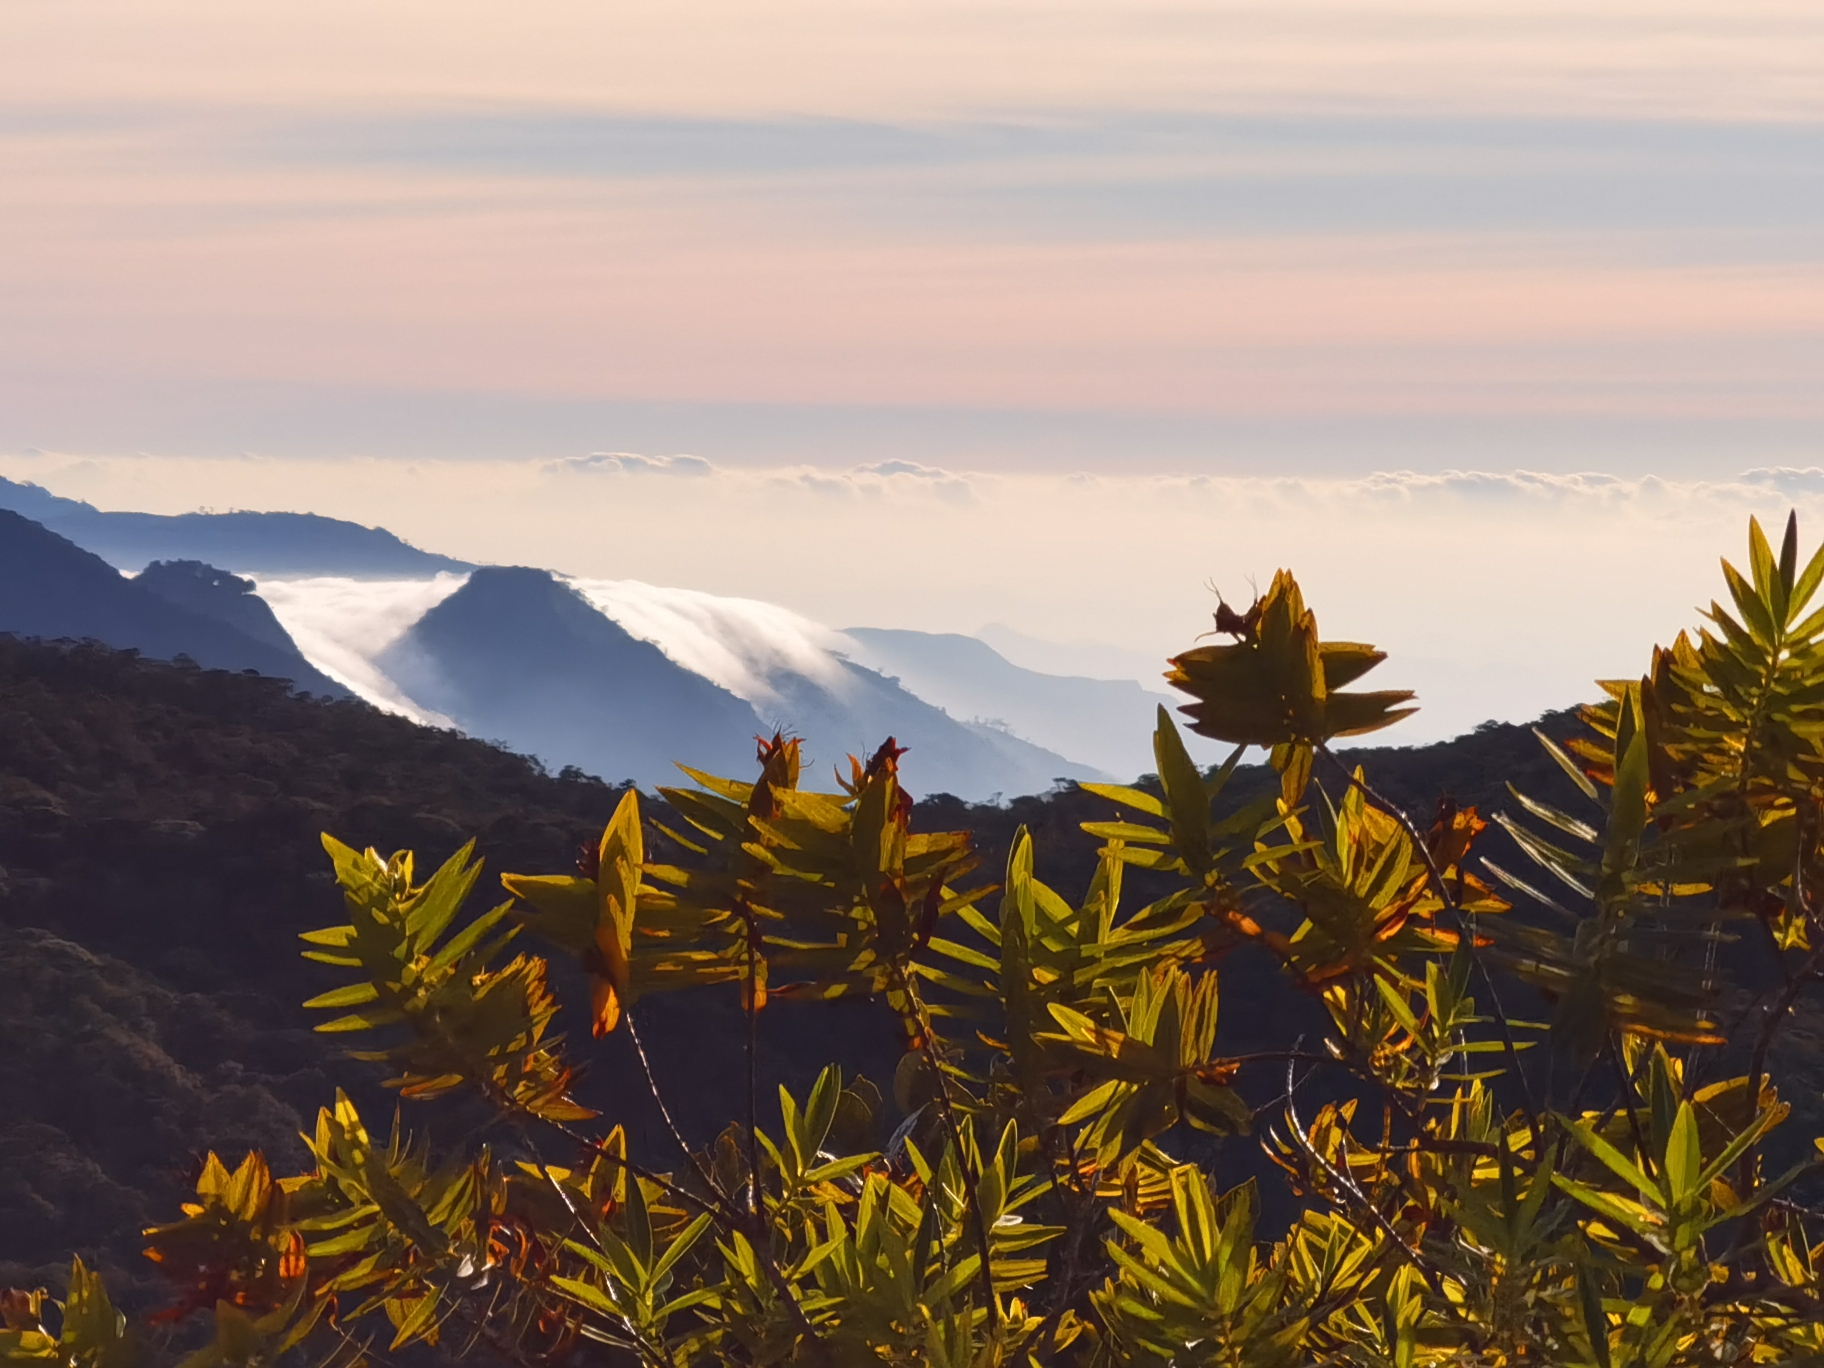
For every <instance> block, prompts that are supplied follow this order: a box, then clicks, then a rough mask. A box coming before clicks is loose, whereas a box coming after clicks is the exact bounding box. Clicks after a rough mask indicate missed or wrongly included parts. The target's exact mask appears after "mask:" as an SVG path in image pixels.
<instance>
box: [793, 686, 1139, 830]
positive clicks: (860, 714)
mask: <svg viewBox="0 0 1824 1368" xmlns="http://www.w3.org/2000/svg"><path fill="white" fill-rule="evenodd" d="M840 665H841V671H840V673H839V674H838V675H837V676H836V678H835V679H834V680H832V681H831V682H829V683H824V682H821V681H818V680H813V679H810V678H807V677H805V676H803V675H786V676H779V675H775V676H773V677H772V678H771V679H770V680H769V683H770V684H771V685H772V688H773V690H774V692H775V693H776V694H777V695H778V696H779V699H780V701H779V703H777V704H776V705H770V706H769V705H760V707H759V711H760V713H761V716H762V717H763V718H765V719H766V721H767V723H768V725H769V726H774V727H780V728H782V729H784V730H786V731H788V732H793V733H796V734H798V735H800V736H803V737H804V738H805V751H806V758H807V760H810V761H812V762H813V763H814V764H815V765H816V766H817V768H818V774H817V778H816V780H815V783H816V784H817V785H818V786H821V787H826V788H827V787H828V786H829V775H830V766H831V765H832V764H834V765H836V766H838V767H839V768H840V769H842V770H843V771H844V772H845V773H846V771H847V766H846V763H845V762H844V757H845V756H847V755H858V756H860V757H861V758H863V759H866V758H867V756H868V754H869V753H870V752H872V751H873V750H874V748H875V747H877V746H879V745H880V743H881V742H882V741H884V740H885V739H886V738H887V737H889V736H892V737H894V738H896V739H897V740H898V741H899V743H900V744H901V745H902V746H905V747H906V748H907V754H906V757H905V759H904V760H903V761H902V762H901V765H900V770H901V773H902V774H903V775H904V777H905V781H906V786H907V788H908V789H910V790H911V791H912V792H913V793H915V794H918V795H919V796H921V797H923V796H925V795H928V794H933V793H952V794H955V795H956V796H957V797H959V798H964V799H968V800H971V801H979V800H981V799H986V798H993V797H1011V796H1013V795H1014V794H1022V793H1043V792H1045V791H1046V790H1048V789H1050V788H1051V787H1052V786H1053V784H1055V783H1056V782H1057V781H1058V780H1060V779H1105V778H1107V777H1108V776H1107V775H1106V774H1103V773H1102V772H1101V771H1099V770H1096V769H1093V768H1091V767H1090V766H1088V765H1082V764H1078V763H1076V762H1074V761H1071V760H1067V759H1065V757H1064V756H1062V755H1059V754H1058V753H1056V752H1055V751H1051V750H1047V749H1045V748H1044V747H1042V746H1035V745H1033V744H1032V743H1031V742H1030V741H1025V740H1022V739H1021V738H1019V737H1018V736H1014V735H1012V734H1010V733H1009V732H1006V731H1003V730H1001V729H1000V728H999V727H995V726H992V725H985V724H983V723H978V722H968V721H963V720H960V719H958V718H956V717H953V716H951V715H950V714H949V713H948V712H946V711H945V710H944V709H943V708H941V707H938V706H936V705H935V704H933V703H930V702H927V701H926V699H925V698H922V697H919V696H918V695H917V694H914V693H911V692H908V691H907V690H906V689H904V688H902V687H901V685H900V682H899V681H898V680H896V679H889V678H888V677H887V676H885V675H883V674H881V673H879V672H878V671H876V670H870V669H866V668H864V667H862V666H860V665H857V664H855V663H853V662H852V661H841V662H840Z"/></svg>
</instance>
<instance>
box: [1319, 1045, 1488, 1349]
mask: <svg viewBox="0 0 1824 1368" xmlns="http://www.w3.org/2000/svg"><path fill="white" fill-rule="evenodd" d="M1292 1068H1293V1066H1292V1062H1291V1061H1290V1060H1288V1061H1287V1062H1286V1126H1287V1129H1289V1130H1290V1131H1291V1132H1292V1138H1293V1139H1294V1140H1295V1141H1296V1142H1297V1144H1298V1148H1299V1149H1300V1150H1302V1151H1304V1154H1305V1157H1306V1158H1308V1159H1309V1160H1310V1161H1311V1162H1312V1163H1313V1164H1315V1165H1317V1167H1318V1168H1319V1169H1321V1170H1322V1171H1323V1173H1324V1175H1325V1176H1326V1177H1327V1178H1329V1179H1330V1181H1331V1182H1332V1183H1334V1184H1335V1185H1336V1187H1337V1189H1338V1191H1341V1192H1344V1193H1347V1194H1349V1195H1350V1196H1352V1197H1354V1198H1355V1200H1356V1202H1357V1203H1359V1204H1360V1206H1361V1208H1362V1210H1363V1211H1364V1212H1366V1213H1367V1216H1368V1219H1369V1220H1371V1221H1373V1222H1374V1228H1375V1229H1376V1230H1377V1231H1379V1232H1380V1234H1381V1238H1382V1239H1384V1240H1386V1241H1387V1242H1388V1243H1389V1244H1391V1245H1392V1246H1393V1247H1394V1248H1395V1249H1397V1250H1398V1251H1399V1252H1400V1257H1401V1258H1403V1259H1405V1260H1406V1262H1407V1263H1408V1264H1410V1265H1411V1266H1412V1269H1413V1271H1414V1272H1415V1273H1417V1274H1418V1275H1419V1276H1420V1277H1421V1278H1423V1279H1424V1280H1425V1285H1426V1286H1427V1287H1428V1288H1430V1289H1431V1292H1432V1295H1433V1296H1435V1297H1437V1298H1438V1300H1439V1301H1441V1302H1443V1303H1444V1304H1445V1305H1446V1306H1449V1305H1450V1302H1449V1300H1448V1299H1447V1298H1446V1297H1445V1295H1444V1285H1443V1283H1442V1282H1441V1281H1439V1279H1438V1275H1437V1271H1436V1270H1435V1269H1433V1268H1432V1267H1431V1265H1430V1264H1428V1263H1426V1262H1425V1260H1423V1259H1421V1258H1420V1257H1419V1255H1418V1251H1417V1250H1415V1249H1413V1248H1411V1247H1410V1246H1409V1245H1408V1244H1407V1243H1406V1241H1405V1240H1403V1239H1401V1238H1400V1233H1399V1231H1397V1230H1395V1229H1394V1228H1393V1226H1392V1225H1390V1224H1389V1223H1388V1221H1387V1218H1386V1217H1385V1216H1383V1215H1381V1209H1380V1208H1379V1207H1377V1206H1376V1205H1375V1204H1374V1203H1373V1202H1371V1201H1369V1200H1368V1194H1367V1193H1365V1192H1363V1191H1362V1190H1361V1188H1359V1187H1357V1186H1356V1183H1355V1180H1354V1179H1353V1178H1350V1177H1348V1176H1347V1175H1345V1174H1341V1173H1338V1172H1337V1171H1336V1169H1335V1167H1334V1166H1332V1165H1331V1163H1330V1161H1329V1160H1328V1159H1325V1158H1324V1156H1323V1155H1321V1154H1319V1153H1318V1152H1317V1147H1316V1146H1315V1145H1313V1144H1312V1143H1311V1140H1310V1138H1309V1137H1308V1136H1307V1135H1306V1134H1305V1129H1304V1122H1302V1121H1300V1120H1299V1119H1298V1106H1297V1104H1296V1103H1295V1102H1294V1101H1293V1100H1292V1092H1293V1078H1292ZM1453 1309H1454V1308H1453ZM1458 1314H1459V1315H1461V1313H1460V1312H1459V1313H1458Z"/></svg>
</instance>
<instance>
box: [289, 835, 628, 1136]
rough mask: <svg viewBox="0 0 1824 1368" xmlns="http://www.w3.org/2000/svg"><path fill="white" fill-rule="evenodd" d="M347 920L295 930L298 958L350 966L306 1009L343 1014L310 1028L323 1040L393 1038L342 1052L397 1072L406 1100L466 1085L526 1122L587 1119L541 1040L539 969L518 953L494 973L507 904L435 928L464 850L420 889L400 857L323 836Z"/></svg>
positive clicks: (544, 1012) (457, 903)
mask: <svg viewBox="0 0 1824 1368" xmlns="http://www.w3.org/2000/svg"><path fill="white" fill-rule="evenodd" d="M323 844H324V847H325V849H327V850H328V851H329V853H330V856H331V858H332V859H333V860H334V862H335V868H336V879H337V882H338V883H339V884H340V885H341V887H342V892H343V903H344V905H345V906H346V908H347V909H348V913H349V917H350V922H349V924H348V925H346V926H335V927H328V928H325V929H324V930H321V931H311V932H307V933H305V935H304V937H303V939H304V940H305V941H307V942H308V943H309V944H310V945H311V947H312V948H311V949H310V950H307V951H305V952H304V953H305V958H307V959H313V960H317V961H320V962H322V963H325V964H329V965H334V966H337V967H340V968H348V969H355V970H358V971H359V973H360V977H358V978H357V979H355V980H354V981H353V982H351V983H347V984H345V985H344V986H342V987H340V988H334V989H331V990H329V991H328V992H325V993H320V994H318V995H317V996H316V997H314V998H312V999H311V1000H310V1001H309V1002H307V1003H305V1004H304V1005H305V1006H306V1007H311V1008H317V1009H321V1010H330V1011H337V1010H340V1009H343V1008H349V1007H352V1008H355V1009H356V1010H354V1011H352V1012H347V1013H345V1014H344V1015H340V1016H337V1017H335V1018H333V1019H332V1020H330V1021H327V1022H324V1023H322V1024H321V1025H319V1026H318V1027H317V1029H318V1030H319V1031H324V1032H330V1033H356V1032H360V1033H365V1032H370V1031H383V1032H385V1033H386V1034H388V1035H390V1036H392V1037H393V1038H394V1041H393V1043H391V1044H388V1045H386V1046H384V1047H382V1048H378V1049H364V1050H360V1051H355V1052H353V1057H355V1058H357V1059H366V1060H374V1061H384V1062H386V1063H388V1064H390V1065H392V1066H393V1067H394V1068H395V1069H397V1070H398V1073H397V1075H396V1076H395V1077H394V1078H393V1079H391V1080H390V1082H391V1084H392V1086H394V1087H397V1088H399V1089H400V1090H401V1092H402V1093H403V1094H404V1095H405V1096H407V1097H435V1096H437V1095H439V1094H441V1093H445V1092H449V1091H450V1090H451V1089H454V1088H457V1087H460V1086H462V1085H463V1084H465V1083H470V1082H478V1083H481V1084H482V1085H484V1086H485V1087H487V1088H488V1089H490V1090H491V1091H492V1092H493V1093H494V1095H495V1096H497V1097H499V1098H501V1099H503V1100H505V1101H507V1102H508V1103H510V1104H511V1105H513V1106H515V1107H518V1108H520V1109H522V1110H524V1111H526V1112H528V1113H530V1114H532V1115H535V1116H543V1117H547V1118H549V1119H552V1120H563V1121H574V1120H582V1119H584V1118H586V1117H588V1116H590V1115H592V1114H593V1113H591V1112H590V1111H589V1110H588V1109H587V1108H584V1107H581V1106H579V1105H578V1104H577V1103H575V1102H574V1101H573V1100H571V1098H570V1088H571V1084H572V1081H573V1074H572V1071H571V1069H570V1067H569V1065H568V1064H566V1063H565V1062H564V1060H563V1057H562V1055H561V1053H560V1052H559V1041H558V1040H557V1038H556V1037H553V1036H549V1035H548V1032H549V1028H550V1025H551V1021H552V1018H553V1017H554V1016H555V1015H556V1011H557V1004H556V1001H555V1000H554V999H553V998H552V996H551V993H550V990H549V989H548V987H547V986H546V982H545V962H544V961H543V960H541V959H537V958H534V957H531V956H527V955H519V956H516V957H515V958H514V959H512V960H511V961H509V962H508V963H506V964H505V965H501V966H499V967H495V966H494V965H493V961H494V960H495V958H496V957H497V956H498V955H499V953H500V952H501V951H502V950H503V949H504V948H505V946H506V945H507V943H508V942H509V941H511V940H512V939H513V937H514V935H515V934H516V932H517V928H515V927H511V926H506V927H503V926H502V925H501V923H502V919H503V918H504V917H505V916H506V913H507V910H508V905H507V904H504V903H503V904H502V905H500V906H499V907H496V908H494V909H493V910H491V911H489V912H485V913H483V914H482V915H481V916H479V917H477V918H475V919H474V920H473V921H471V922H470V923H469V924H468V925H467V926H464V927H463V928H462V929H461V930H459V931H457V932H456V933H455V934H453V935H450V936H448V937H447V938H446V936H445V932H446V931H448V930H449V928H450V927H451V926H452V924H453V922H454V919H455V917H456V915H457V913H458V911H459V910H460V908H461V907H462V905H463V903H464V901H465V900H466V898H467V896H468V894H469V891H470V890H471V889H472V888H473V886H474V883H475V880H476V878H477V877H478V876H479V875H480V872H481V866H480V864H479V863H472V862H471V860H470V855H471V852H472V850H473V843H472V842H471V843H470V844H469V845H467V846H464V847H463V848H462V849H461V850H459V851H457V852H456V853H455V854H454V855H452V856H451V857H450V858H449V859H448V860H447V861H445V862H444V864H443V866H442V867H441V868H439V869H438V870H437V872H436V873H435V874H433V875H432V876H431V878H430V879H429V880H428V881H427V882H425V883H424V884H422V885H419V884H416V883H414V882H413V873H412V870H413V862H412V856H411V854H410V853H409V852H401V853H400V854H398V855H395V856H393V857H392V859H390V860H382V859H381V858H380V857H379V856H378V855H377V854H376V853H375V852H374V851H372V850H368V851H366V852H364V853H360V854H357V853H356V852H355V851H354V850H352V849H350V848H349V847H348V846H345V845H343V844H342V843H341V842H339V841H337V840H336V839H335V838H333V837H331V836H328V835H325V836H324V838H323Z"/></svg>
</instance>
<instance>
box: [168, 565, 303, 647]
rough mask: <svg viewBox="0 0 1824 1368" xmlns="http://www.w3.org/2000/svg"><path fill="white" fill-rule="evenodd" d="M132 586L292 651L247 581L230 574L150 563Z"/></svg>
mask: <svg viewBox="0 0 1824 1368" xmlns="http://www.w3.org/2000/svg"><path fill="white" fill-rule="evenodd" d="M133 583H135V584H136V585H138V586H139V587H140V588H142V589H148V590H150V591H151V592H152V593H154V594H157V595H158V596H159V597H160V598H161V599H163V600H164V601H165V602H166V603H175V604H176V605H177V606H178V607H180V608H188V609H189V610H190V611H191V612H193V613H201V614H203V615H204V616H205V617H212V618H214V619H216V620H217V621H218V622H225V623H227V624H228V625H229V626H230V627H232V628H234V629H235V630H236V631H237V632H241V633H244V634H245V635H247V636H250V637H252V638H253V639H254V640H255V641H263V642H265V643H266V644H267V645H268V646H273V647H276V648H277V649H279V650H281V651H295V650H297V649H298V648H297V644H296V643H295V642H293V641H292V639H291V633H289V632H287V631H286V630H285V629H284V628H283V627H282V626H280V625H279V620H278V618H277V617H275V616H274V615H273V611H272V609H271V608H270V607H269V606H268V605H267V603H266V600H265V599H263V598H261V597H260V596H259V595H258V594H257V593H255V592H254V590H255V585H254V582H253V581H252V580H250V579H242V578H241V577H240V576H239V575H231V574H229V573H228V572H227V571H226V570H218V569H216V568H215V567H214V566H213V565H205V564H203V562H201V561H192V560H181V561H153V562H152V564H150V565H148V566H147V567H146V568H145V569H144V570H141V571H140V572H139V574H137V575H135V576H134V577H133Z"/></svg>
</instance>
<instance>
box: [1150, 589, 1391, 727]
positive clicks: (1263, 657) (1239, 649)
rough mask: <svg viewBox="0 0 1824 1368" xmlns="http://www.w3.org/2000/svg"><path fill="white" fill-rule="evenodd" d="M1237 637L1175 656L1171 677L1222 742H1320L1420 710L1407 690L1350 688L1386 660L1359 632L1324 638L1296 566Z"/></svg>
mask: <svg viewBox="0 0 1824 1368" xmlns="http://www.w3.org/2000/svg"><path fill="white" fill-rule="evenodd" d="M1232 634H1233V635H1235V636H1236V637H1238V640H1237V641H1235V642H1234V643H1233V644H1230V645H1216V646H1198V647H1195V648H1193V649H1191V650H1189V651H1185V652H1183V653H1182V654H1181V655H1178V656H1175V657H1173V659H1172V662H1171V664H1172V669H1171V671H1170V672H1169V673H1168V674H1167V675H1166V679H1167V680H1168V681H1169V682H1170V683H1172V684H1173V685H1175V686H1177V687H1178V688H1180V689H1182V690H1184V691H1185V692H1186V693H1188V694H1190V695H1191V696H1192V698H1194V699H1195V700H1196V701H1195V702H1193V703H1189V704H1186V705H1184V708H1183V711H1184V712H1185V713H1187V714H1188V715H1189V716H1190V717H1191V718H1192V723H1191V729H1192V730H1193V731H1195V732H1197V733H1199V734H1200V735H1203V736H1210V737H1214V738H1216V739H1217V740H1219V741H1231V742H1236V743H1240V744H1246V745H1255V746H1263V747H1272V746H1279V745H1293V746H1316V745H1321V744H1323V743H1324V742H1327V741H1329V740H1331V739H1332V738H1334V737H1338V736H1359V735H1362V734H1363V733H1366V732H1372V731H1378V730H1380V729H1381V728H1382V727H1386V726H1391V725H1392V724H1393V723H1395V722H1397V721H1399V720H1400V719H1401V718H1402V717H1405V716H1407V715H1409V714H1410V713H1411V712H1413V711H1414V710H1413V709H1412V708H1410V707H1406V706H1404V705H1405V704H1407V703H1408V702H1409V701H1410V700H1411V699H1412V694H1411V693H1410V692H1408V691H1406V690H1387V691H1382V692H1378V693H1372V692H1371V693H1361V692H1350V691H1348V690H1347V689H1346V688H1345V687H1344V686H1346V685H1348V684H1351V683H1353V682H1354V681H1355V680H1357V679H1360V678H1361V677H1362V676H1363V675H1365V674H1367V673H1368V671H1369V670H1371V669H1373V668H1374V667H1375V666H1376V665H1378V664H1380V663H1381V661H1382V660H1384V659H1386V655H1385V653H1384V652H1381V651H1377V650H1375V649H1374V648H1373V647H1372V646H1364V645H1361V644H1359V643H1357V642H1352V641H1320V640H1319V639H1318V634H1317V617H1316V615H1315V614H1313V613H1312V612H1311V611H1310V610H1309V609H1308V608H1306V607H1305V599H1304V595H1303V594H1302V593H1301V592H1300V590H1299V587H1298V582H1297V581H1296V580H1294V579H1293V578H1292V576H1291V574H1290V573H1288V572H1287V571H1284V570H1281V571H1280V572H1279V573H1278V574H1276V575H1274V577H1273V583H1272V586H1271V587H1270V588H1269V589H1268V590H1267V592H1266V595H1265V596H1264V597H1263V598H1261V599H1260V601H1259V602H1258V603H1256V604H1255V605H1254V606H1253V607H1252V608H1251V609H1249V611H1248V613H1247V614H1246V616H1245V617H1244V618H1242V619H1240V620H1239V621H1238V623H1237V624H1236V625H1235V627H1234V628H1233V629H1232Z"/></svg>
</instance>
